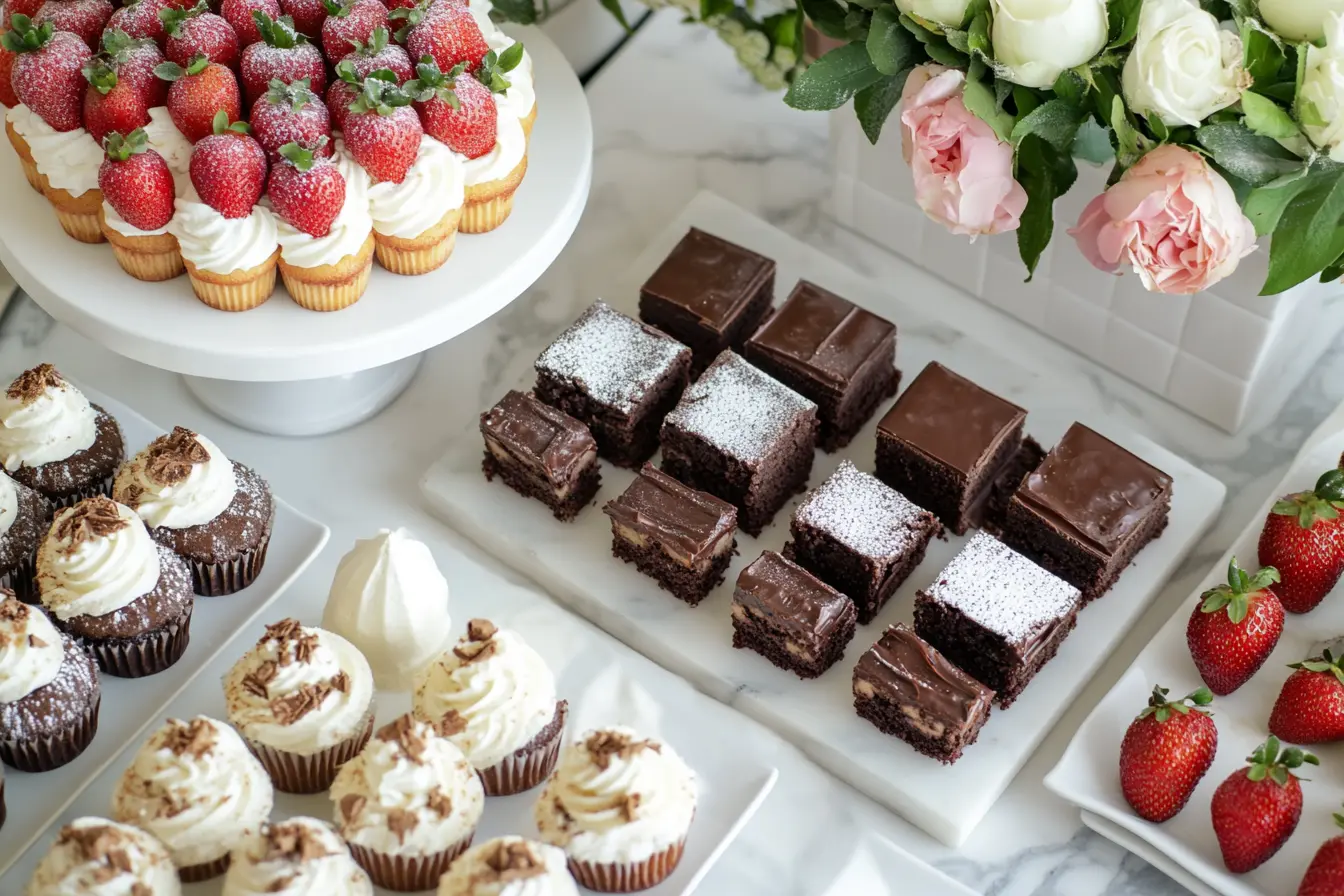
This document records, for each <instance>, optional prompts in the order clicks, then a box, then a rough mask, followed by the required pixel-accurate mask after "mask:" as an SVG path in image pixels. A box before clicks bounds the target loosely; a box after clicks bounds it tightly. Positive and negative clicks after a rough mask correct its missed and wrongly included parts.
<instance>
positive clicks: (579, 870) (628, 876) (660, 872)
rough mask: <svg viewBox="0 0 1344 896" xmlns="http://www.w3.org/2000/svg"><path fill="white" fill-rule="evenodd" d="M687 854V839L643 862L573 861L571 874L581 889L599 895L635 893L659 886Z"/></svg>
mask: <svg viewBox="0 0 1344 896" xmlns="http://www.w3.org/2000/svg"><path fill="white" fill-rule="evenodd" d="M685 851H686V838H685V837H683V838H682V839H681V842H680V843H677V844H674V845H672V846H669V847H668V848H667V849H665V850H663V851H662V852H660V853H658V855H656V856H650V857H649V858H647V859H645V860H644V861H642V862H636V863H631V864H619V863H615V862H612V863H597V862H580V861H579V860H578V859H575V858H573V857H571V858H570V860H569V873H570V874H573V875H574V879H575V880H576V881H578V883H579V886H581V887H587V888H588V889H589V890H596V891H597V892H599V893H634V892H637V891H639V890H648V889H650V888H652V887H656V886H658V885H659V884H660V883H662V882H663V881H664V880H666V879H667V878H668V876H669V875H670V874H671V873H672V872H673V871H676V870H677V864H678V863H679V862H681V855H682V853H683V852H685Z"/></svg>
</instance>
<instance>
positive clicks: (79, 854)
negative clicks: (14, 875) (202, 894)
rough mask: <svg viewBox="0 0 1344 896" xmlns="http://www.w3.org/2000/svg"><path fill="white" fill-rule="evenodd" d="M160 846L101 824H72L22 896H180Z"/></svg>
mask: <svg viewBox="0 0 1344 896" xmlns="http://www.w3.org/2000/svg"><path fill="white" fill-rule="evenodd" d="M181 893H182V885H181V884H180V883H179V882H178V880H177V870H176V869H175V868H173V860H172V859H171V858H170V857H169V855H168V850H166V849H164V847H163V844H162V843H160V842H159V841H158V840H156V839H154V838H153V837H151V836H150V835H149V834H146V833H145V832H144V831H142V830H139V829H138V828H133V827H131V826H130V825H125V824H118V823H117V822H115V821H108V820H107V819H105V818H76V819H75V820H74V821H72V822H70V823H69V824H68V825H66V826H65V827H63V828H61V832H60V833H59V834H57V835H56V842H55V843H53V844H52V845H51V849H49V850H48V851H47V854H46V855H45V856H43V857H42V861H41V862H39V863H38V865H37V870H36V871H34V872H33V879H32V880H30V881H29V882H28V889H27V891H26V894H27V896H72V894H87V896H142V894H143V896H180V894H181Z"/></svg>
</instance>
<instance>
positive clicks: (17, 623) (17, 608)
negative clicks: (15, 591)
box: [0, 598, 32, 645]
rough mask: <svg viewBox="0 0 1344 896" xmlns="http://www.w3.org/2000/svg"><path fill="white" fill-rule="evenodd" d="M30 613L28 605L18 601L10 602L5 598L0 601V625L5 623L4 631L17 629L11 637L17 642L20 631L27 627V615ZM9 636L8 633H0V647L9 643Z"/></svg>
mask: <svg viewBox="0 0 1344 896" xmlns="http://www.w3.org/2000/svg"><path fill="white" fill-rule="evenodd" d="M30 612H32V611H31V610H30V609H29V607H28V605H27V604H25V603H23V602H22V601H20V600H18V599H13V600H11V599H10V598H5V599H3V600H0V623H6V625H5V626H4V627H5V628H6V629H17V631H15V632H13V635H12V637H13V638H14V639H15V640H17V639H19V638H21V637H22V634H21V633H22V630H23V629H25V628H27V626H28V614H29V613H30ZM10 638H11V634H10V633H9V632H0V645H4V644H8V643H10Z"/></svg>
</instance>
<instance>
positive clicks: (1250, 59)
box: [1241, 19, 1292, 93]
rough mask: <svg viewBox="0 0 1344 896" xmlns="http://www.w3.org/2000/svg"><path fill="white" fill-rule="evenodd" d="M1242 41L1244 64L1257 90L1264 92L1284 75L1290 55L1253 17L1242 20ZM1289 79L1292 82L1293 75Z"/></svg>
mask: <svg viewBox="0 0 1344 896" xmlns="http://www.w3.org/2000/svg"><path fill="white" fill-rule="evenodd" d="M1241 43H1242V46H1243V48H1244V49H1243V51H1242V64H1243V65H1244V66H1245V67H1246V71H1248V72H1250V75H1251V78H1252V80H1253V83H1254V85H1255V87H1254V89H1255V90H1256V92H1258V93H1263V92H1264V90H1265V88H1266V87H1269V86H1270V85H1271V84H1274V83H1276V82H1278V81H1279V80H1280V79H1281V78H1282V77H1283V70H1284V66H1285V64H1286V63H1287V61H1288V57H1287V55H1286V54H1285V53H1284V51H1283V47H1282V45H1280V44H1279V42H1278V41H1277V40H1275V39H1274V37H1273V35H1271V34H1268V33H1266V32H1265V30H1264V28H1263V27H1261V26H1260V25H1259V23H1257V22H1256V21H1255V20H1253V19H1245V20H1244V21H1242V23H1241ZM1287 80H1288V82H1289V83H1291V82H1292V78H1291V77H1289V78H1288V79H1287Z"/></svg>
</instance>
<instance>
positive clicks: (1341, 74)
mask: <svg viewBox="0 0 1344 896" xmlns="http://www.w3.org/2000/svg"><path fill="white" fill-rule="evenodd" d="M1328 30H1329V33H1328V34H1327V35H1326V44H1325V49H1321V48H1320V47H1308V48H1307V70H1306V71H1305V72H1303V74H1302V89H1301V90H1300V91H1299V92H1298V94H1297V114H1298V116H1299V117H1300V118H1301V125H1302V130H1303V131H1304V132H1305V133H1306V135H1307V137H1308V138H1309V139H1310V140H1311V142H1312V143H1315V144H1316V146H1317V147H1319V148H1320V149H1323V150H1325V151H1326V152H1328V153H1330V158H1332V159H1334V160H1335V161H1336V162H1344V15H1334V14H1332V15H1331V16H1330V21H1329V28H1328Z"/></svg>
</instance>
